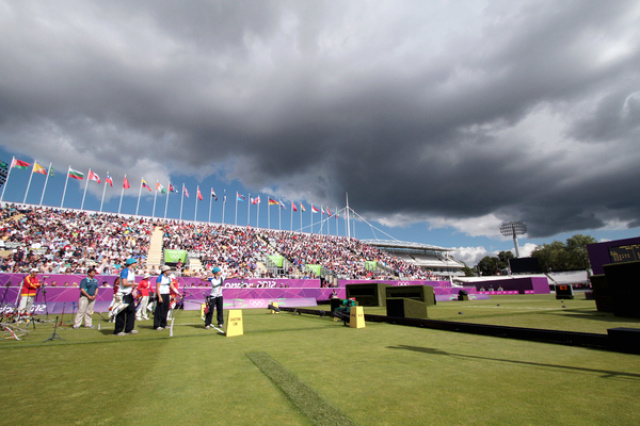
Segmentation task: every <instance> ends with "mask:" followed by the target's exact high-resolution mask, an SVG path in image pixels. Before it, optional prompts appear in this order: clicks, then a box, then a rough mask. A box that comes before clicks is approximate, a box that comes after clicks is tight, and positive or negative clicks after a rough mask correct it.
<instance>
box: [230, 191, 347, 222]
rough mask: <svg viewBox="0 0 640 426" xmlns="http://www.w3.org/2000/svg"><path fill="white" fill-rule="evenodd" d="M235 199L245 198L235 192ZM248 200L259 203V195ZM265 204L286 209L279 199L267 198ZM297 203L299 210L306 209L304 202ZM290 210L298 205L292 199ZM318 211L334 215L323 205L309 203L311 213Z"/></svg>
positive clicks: (241, 199)
mask: <svg viewBox="0 0 640 426" xmlns="http://www.w3.org/2000/svg"><path fill="white" fill-rule="evenodd" d="M236 199H237V200H238V201H245V199H246V198H245V196H244V195H241V194H239V193H236ZM250 201H251V204H254V205H255V204H260V201H261V200H260V197H259V196H258V197H256V198H253V197H251V198H250ZM267 204H268V205H269V206H280V208H281V209H283V210H286V209H287V206H286V204H285V203H283V202H282V201H281V200H275V199H273V198H268V202H267ZM298 204H299V205H300V211H301V212H306V211H307V209H306V208H305V207H304V204H302V202H300V203H298ZM291 210H293V211H294V212H297V211H298V207H297V206H296V203H295V202H293V201H292V202H291ZM320 212H322V214H326V215H327V216H329V217H331V216H334V214H333V213H331V210H329V208H327V210H326V211H325V209H324V207H320V209H317V208H316V207H314V206H313V205H311V213H320ZM335 216H336V217H338V214H337V213H336V214H335Z"/></svg>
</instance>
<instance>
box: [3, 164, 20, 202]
mask: <svg viewBox="0 0 640 426" xmlns="http://www.w3.org/2000/svg"><path fill="white" fill-rule="evenodd" d="M14 161H16V157H11V164H9V170H7V179H6V180H5V181H4V185H2V194H1V195H0V201H2V200H4V190H5V189H7V184H8V183H9V177H10V176H11V169H13V162H14Z"/></svg>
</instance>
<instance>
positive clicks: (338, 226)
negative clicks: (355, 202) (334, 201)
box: [334, 206, 340, 237]
mask: <svg viewBox="0 0 640 426" xmlns="http://www.w3.org/2000/svg"><path fill="white" fill-rule="evenodd" d="M334 216H335V217H336V237H337V236H338V229H339V228H340V221H339V220H338V206H336V212H335V213H334Z"/></svg>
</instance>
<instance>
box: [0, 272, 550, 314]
mask: <svg viewBox="0 0 640 426" xmlns="http://www.w3.org/2000/svg"><path fill="white" fill-rule="evenodd" d="M25 275H26V274H0V292H1V294H0V297H2V300H1V301H2V305H1V306H0V308H2V309H3V310H5V311H10V310H12V309H14V307H15V303H16V301H17V297H18V291H19V286H20V282H21V280H22V279H23V278H24V276H25ZM38 277H39V278H40V280H41V281H43V282H44V284H45V286H43V287H42V288H41V289H40V291H39V292H38V295H37V297H36V301H35V303H34V306H35V307H34V309H35V312H36V313H37V314H45V313H49V314H60V313H62V312H63V311H64V312H65V313H75V312H76V311H77V308H78V298H79V297H80V290H79V288H78V286H79V283H80V281H81V280H82V278H84V276H82V275H50V276H47V278H46V279H45V278H44V275H40V274H39V275H38ZM96 278H97V279H98V283H100V285H102V283H103V282H105V281H106V282H107V285H108V286H107V287H100V288H99V290H98V298H97V300H96V307H95V311H96V312H107V311H108V308H109V304H110V303H111V300H112V298H113V282H114V280H115V278H116V277H115V276H113V275H109V276H97V277H96ZM140 279H141V277H138V278H137V281H140ZM152 280H153V278H152ZM54 281H55V282H56V283H57V284H58V286H56V287H53V286H52V283H53V282H54ZM372 281H375V282H381V283H384V284H390V285H393V286H404V285H430V286H432V287H434V293H435V295H436V300H437V301H448V300H455V299H457V296H458V292H459V291H460V290H461V288H457V287H455V288H452V287H451V284H450V283H449V282H448V281H379V280H341V281H340V282H339V287H338V288H336V289H335V290H336V293H337V295H338V297H340V298H344V297H346V290H345V286H346V285H347V284H358V283H360V284H365V283H371V282H372ZM65 283H69V286H68V287H65V286H64V284H65ZM502 283H504V281H502ZM545 284H546V280H545ZM251 286H253V287H251ZM257 287H259V288H257ZM179 289H180V292H181V293H183V294H184V296H185V298H184V302H185V309H200V305H201V303H203V302H204V297H205V295H206V294H208V293H209V283H208V282H207V281H204V280H202V279H200V278H190V277H189V278H187V277H184V278H180V279H179ZM462 289H464V290H466V291H467V293H468V294H469V299H472V300H473V299H487V298H489V296H488V295H486V294H482V293H480V292H478V291H477V290H476V288H474V287H463V288H462ZM531 290H533V288H532V289H531ZM332 292H333V289H331V288H320V280H287V279H245V280H241V279H231V280H228V281H227V282H225V284H224V290H223V294H224V297H225V308H238V309H245V308H266V306H267V305H268V304H269V303H271V302H272V301H275V302H278V303H280V304H281V306H287V307H302V306H315V305H316V303H317V301H319V300H328V299H329V298H330V297H331V294H332ZM546 292H547V293H548V292H549V286H548V284H547V285H546ZM45 302H46V303H45Z"/></svg>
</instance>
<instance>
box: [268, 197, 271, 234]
mask: <svg viewBox="0 0 640 426" xmlns="http://www.w3.org/2000/svg"><path fill="white" fill-rule="evenodd" d="M267 228H268V229H271V203H270V202H269V198H267Z"/></svg>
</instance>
